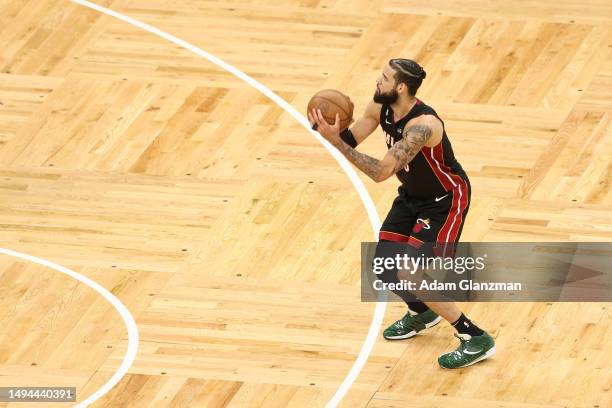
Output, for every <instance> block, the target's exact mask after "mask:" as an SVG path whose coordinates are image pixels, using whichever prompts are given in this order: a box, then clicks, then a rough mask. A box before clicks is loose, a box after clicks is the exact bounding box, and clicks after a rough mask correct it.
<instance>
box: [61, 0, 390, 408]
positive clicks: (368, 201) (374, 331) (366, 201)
mask: <svg viewBox="0 0 612 408" xmlns="http://www.w3.org/2000/svg"><path fill="white" fill-rule="evenodd" d="M71 1H72V2H73V3H77V4H80V5H82V6H85V7H88V8H91V9H94V10H97V11H99V12H100V13H103V14H106V15H109V16H111V17H115V18H117V19H119V20H121V21H124V22H126V23H128V24H131V25H133V26H135V27H138V28H140V29H142V30H145V31H147V32H149V33H151V34H154V35H157V36H158V37H161V38H164V39H166V40H168V41H170V42H171V43H174V44H176V45H178V46H180V47H183V48H185V49H186V50H189V51H191V52H193V53H194V54H196V55H199V56H200V57H202V58H204V59H206V60H208V61H210V62H212V63H213V64H215V65H217V66H219V67H221V68H223V69H225V70H226V71H228V72H230V73H232V74H233V75H235V76H236V77H238V78H239V79H242V80H243V81H244V82H246V83H247V84H249V85H250V86H252V87H253V88H255V89H257V90H258V91H259V92H261V93H262V94H264V95H265V96H267V97H268V98H270V99H271V100H272V101H273V102H274V103H276V104H277V105H278V106H280V107H281V108H282V109H284V110H285V112H287V113H288V114H290V115H291V116H293V118H294V119H295V120H297V121H298V123H300V124H301V125H302V126H304V128H306V129H307V130H308V131H309V132H310V134H311V135H312V136H314V137H315V138H316V139H317V140H318V141H319V142H320V143H321V144H322V145H323V146H324V147H325V148H326V149H327V151H328V152H329V153H330V154H331V155H332V157H333V158H334V159H336V161H337V162H338V164H339V165H340V167H341V168H342V169H343V170H344V172H345V173H346V174H347V176H348V177H349V179H350V181H351V183H352V184H353V186H354V187H355V189H356V190H357V193H358V194H359V197H360V198H361V201H362V203H363V206H364V207H365V209H366V212H367V214H368V218H369V219H370V224H371V225H372V230H373V231H374V240H377V239H378V231H379V230H380V225H381V222H380V218H379V217H378V213H377V212H376V207H375V206H374V202H373V201H372V198H371V197H370V196H369V194H368V192H367V190H366V188H365V186H364V185H363V183H362V182H361V180H360V179H359V177H358V176H357V173H355V171H354V170H353V168H352V167H351V165H350V164H349V162H348V161H347V160H346V159H345V158H344V156H343V155H342V154H341V153H340V152H338V151H337V150H336V149H335V148H333V146H332V145H331V144H330V143H329V142H327V140H325V139H323V138H322V137H321V135H319V133H318V132H315V131H313V130H312V129H310V123H309V122H308V120H307V119H306V118H305V117H304V115H302V114H301V113H299V112H298V111H297V110H296V109H295V108H294V107H293V106H291V105H290V104H289V103H287V101H285V100H284V99H283V98H281V97H280V96H278V95H276V94H275V93H274V92H273V91H272V90H271V89H269V88H268V87H266V86H265V85H263V84H262V83H260V82H258V81H257V80H255V79H253V78H251V77H250V76H249V75H247V74H245V73H244V72H242V71H240V70H239V69H238V68H235V67H234V66H232V65H230V64H228V63H227V62H225V61H223V60H222V59H220V58H218V57H215V56H214V55H212V54H210V53H208V52H206V51H204V50H203V49H201V48H199V47H196V46H195V45H193V44H190V43H188V42H187V41H185V40H181V39H180V38H177V37H175V36H173V35H172V34H169V33H167V32H165V31H162V30H160V29H158V28H155V27H153V26H151V25H149V24H146V23H143V22H142V21H139V20H136V19H134V18H132V17H129V16H126V15H123V14H120V13H117V12H116V11H113V10H111V9H108V8H106V7H102V6H99V5H97V4H95V3H92V2H90V1H87V0H71ZM385 309H386V303H385V302H378V303H377V304H376V309H375V311H374V315H373V316H372V323H371V324H370V329H369V330H368V335H367V337H366V339H365V341H364V343H363V346H362V347H361V350H360V351H359V355H358V356H357V359H356V360H355V362H354V363H353V366H352V367H351V370H350V371H349V373H348V374H347V376H346V377H345V378H344V380H343V381H342V384H340V387H339V388H338V390H337V391H336V393H335V394H334V396H333V397H332V399H331V400H330V401H329V402H328V403H327V405H326V407H327V408H331V407H336V406H337V405H338V404H339V403H340V401H341V400H342V398H344V395H345V394H346V393H347V392H348V390H349V389H350V388H351V386H352V385H353V382H355V380H356V379H357V376H358V375H359V372H360V371H361V369H362V368H363V366H364V365H365V363H366V361H367V359H368V356H369V355H370V353H371V352H372V348H373V347H374V343H375V342H376V338H377V337H378V331H379V329H380V326H381V325H382V320H383V317H384V315H385Z"/></svg>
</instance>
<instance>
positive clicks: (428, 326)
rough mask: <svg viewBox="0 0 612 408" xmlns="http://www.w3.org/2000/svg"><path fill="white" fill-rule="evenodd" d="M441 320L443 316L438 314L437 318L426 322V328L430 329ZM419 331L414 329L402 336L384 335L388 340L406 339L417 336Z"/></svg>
mask: <svg viewBox="0 0 612 408" xmlns="http://www.w3.org/2000/svg"><path fill="white" fill-rule="evenodd" d="M441 321H442V317H440V316H438V317H436V318H435V319H433V320H432V321H431V322H429V323H425V329H429V328H430V327H433V326H435V325H436V324H438V323H440V322H441ZM421 331H423V330H421ZM417 333H419V332H416V331H414V330H413V331H411V332H409V333H406V334H402V335H401V336H389V337H387V336H385V335H383V337H384V338H385V339H387V340H404V339H409V338H411V337H414V336H416V335H417Z"/></svg>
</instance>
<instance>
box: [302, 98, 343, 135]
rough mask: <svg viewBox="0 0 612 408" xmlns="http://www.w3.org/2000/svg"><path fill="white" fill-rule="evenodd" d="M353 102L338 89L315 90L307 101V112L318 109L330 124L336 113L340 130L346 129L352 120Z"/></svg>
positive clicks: (332, 122)
mask: <svg viewBox="0 0 612 408" xmlns="http://www.w3.org/2000/svg"><path fill="white" fill-rule="evenodd" d="M353 108H354V105H353V102H351V99H350V98H349V97H348V96H346V95H345V94H343V93H342V92H340V91H337V90H335V89H324V90H322V91H319V92H317V93H316V94H315V95H314V96H313V97H312V98H311V99H310V102H308V112H309V113H310V112H311V111H312V110H313V109H320V110H321V113H322V114H323V117H324V118H325V121H326V122H327V123H329V124H330V125H333V124H334V121H335V120H336V113H337V114H338V115H339V117H340V130H341V131H342V130H344V129H346V128H347V127H348V126H349V125H350V124H351V121H352V120H353Z"/></svg>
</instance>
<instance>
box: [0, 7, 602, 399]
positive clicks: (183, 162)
mask: <svg viewBox="0 0 612 408" xmlns="http://www.w3.org/2000/svg"><path fill="white" fill-rule="evenodd" d="M98 3H99V4H100V5H103V6H107V7H110V8H112V9H114V10H116V11H119V12H121V13H124V14H127V15H129V16H132V17H135V18H137V19H140V20H142V21H144V22H147V23H149V24H152V25H154V26H155V27H158V28H160V29H163V30H166V31H168V32H170V33H172V34H174V35H176V36H177V37H179V38H182V39H184V40H186V41H188V42H191V43H193V44H195V45H197V46H200V47H202V48H203V49H205V50H207V51H209V52H211V53H212V54H214V55H216V56H218V57H220V58H223V59H224V60H226V61H227V62H229V63H230V64H233V65H235V66H236V67H237V68H239V69H241V70H243V71H244V72H246V73H247V74H249V75H251V76H253V77H254V78H256V79H257V80H259V81H261V82H262V83H263V84H265V85H266V86H268V87H270V88H271V89H272V90H274V91H275V92H277V93H278V94H279V95H280V96H281V97H283V98H284V99H285V100H287V101H288V102H289V103H291V104H292V105H293V106H294V107H295V108H296V109H298V110H300V111H304V108H305V106H306V103H307V101H308V99H309V97H310V95H312V94H313V93H314V92H316V91H317V90H319V89H322V88H330V87H331V88H338V89H341V90H343V91H344V92H346V93H347V94H349V95H350V96H351V98H352V99H353V101H354V102H355V105H356V112H358V113H360V112H361V111H362V109H363V107H364V106H365V104H366V103H367V101H368V100H369V99H370V98H371V96H372V93H373V90H374V84H375V79H376V77H377V76H378V74H379V72H380V70H381V69H382V67H383V65H384V64H385V63H386V62H387V61H388V59H389V58H391V57H396V56H404V57H411V58H415V59H417V60H418V61H419V62H420V63H421V64H423V65H424V66H425V68H426V70H427V73H428V75H427V79H426V80H425V82H424V83H423V86H422V88H421V90H420V91H419V96H420V98H421V99H423V100H425V101H426V102H428V103H430V104H431V105H433V106H434V107H435V108H436V109H437V110H438V112H439V113H440V115H441V116H442V118H443V119H444V120H445V124H446V127H447V130H448V133H449V136H450V138H451V141H452V143H453V147H454V149H455V152H456V154H457V156H458V158H459V159H460V161H461V163H462V164H463V166H464V168H465V169H466V170H467V172H468V174H469V176H470V179H471V182H472V186H473V201H472V207H471V209H470V214H469V216H468V219H467V222H466V225H465V228H464V232H463V236H462V239H463V240H464V241H532V240H536V241H567V240H570V241H610V240H611V239H612V190H611V189H610V183H611V182H612V163H611V160H610V159H611V158H612V143H611V142H612V136H611V132H610V128H611V126H610V115H611V112H612V28H611V26H612V25H611V22H612V7H611V5H610V2H609V1H605V0H588V1H581V2H577V1H573V0H571V1H570V0H567V1H561V2H558V1H552V0H532V1H527V0H521V1H513V2H495V3H493V2H488V1H484V0H474V1H470V2H467V1H461V2H457V1H450V0H435V1H428V2H422V1H418V2H417V1H412V0H410V1H407V0H402V1H400V0H388V1H381V0H354V1H353V0H351V1H349V0H293V1H292V0H266V1H255V0H254V1H196V0H174V1H172V2H168V1H165V0H100V1H98ZM0 50H1V51H0V219H1V220H2V221H1V222H0V242H1V245H0V246H2V247H4V248H10V249H14V250H18V251H22V252H25V253H28V254H31V255H35V256H39V257H42V258H45V259H48V260H51V261H53V262H56V263H59V264H61V265H65V266H67V267H70V268H72V269H74V270H75V271H77V272H79V273H81V274H83V275H85V276H87V277H90V278H92V279H94V280H95V281H97V282H99V283H100V284H101V285H103V286H104V287H106V288H107V289H109V290H110V291H112V293H113V294H114V295H116V296H117V297H118V298H120V299H121V300H122V302H123V303H125V305H126V306H127V307H128V309H129V310H130V311H131V313H132V314H133V316H134V317H135V319H136V322H137V324H138V327H139V330H140V349H139V352H138V355H137V358H136V360H135V362H134V364H133V366H132V367H131V369H130V371H129V373H128V375H126V376H125V377H124V378H123V380H122V381H121V382H120V383H119V384H118V385H117V387H115V388H114V389H113V390H112V391H111V392H110V393H108V394H107V395H106V396H105V397H103V398H102V399H101V400H99V401H98V402H97V403H96V404H95V406H99V407H124V406H125V407H154V406H155V407H225V406H228V407H260V406H263V407H321V406H323V405H324V404H325V403H326V402H327V401H328V400H329V398H330V397H331V396H332V395H333V394H334V392H335V390H336V389H337V387H338V386H339V384H340V382H341V381H342V379H343V378H344V376H345V375H346V374H347V372H348V370H349V369H350V367H351V365H352V364H353V361H354V360H355V358H356V357H357V354H358V352H359V350H360V348H361V345H362V342H363V340H364V339H365V336H366V333H367V330H368V327H369V324H370V319H371V316H372V313H373V311H374V305H373V304H364V303H361V302H360V301H359V245H360V242H361V241H368V240H372V239H373V232H372V230H371V227H370V223H369V221H368V219H367V217H366V214H365V211H364V209H363V207H362V204H361V202H360V200H359V198H358V196H357V193H356V192H355V190H354V189H353V187H352V186H351V185H350V183H349V181H348V179H347V178H346V176H345V175H344V174H343V172H342V171H341V170H340V168H339V166H338V165H337V164H336V163H335V161H334V160H333V159H332V158H331V157H330V155H329V154H328V152H327V151H326V150H325V149H324V148H323V147H322V146H321V145H319V144H318V142H316V140H314V139H313V138H312V137H311V136H310V135H309V134H308V133H307V132H306V131H305V130H304V129H303V128H302V127H301V126H300V125H298V124H297V123H296V122H295V120H294V119H292V118H291V117H290V116H289V115H288V114H286V113H285V112H284V111H282V110H281V109H280V108H279V107H278V106H276V105H274V104H273V103H271V102H270V101H269V100H267V99H266V98H265V97H263V96H262V95H260V94H259V93H258V92H257V91H256V90H254V89H253V88H251V87H249V86H248V85H246V84H244V83H242V82H241V81H239V80H237V79H236V78H234V77H233V76H232V75H230V74H229V73H227V72H225V71H223V70H222V69H220V68H218V67H216V66H214V65H212V64H210V63H208V62H207V61H205V60H203V59H201V58H200V57H198V56H196V55H194V54H192V53H190V52H188V51H186V50H183V49H181V48H179V47H177V46H175V45H173V44H171V43H169V42H167V41H166V40H163V39H161V38H158V37H155V36H153V35H151V34H149V33H147V32H144V31H142V30H140V29H137V28H135V27H132V26H130V25H128V24H126V23H123V22H121V21H118V20H116V19H113V18H111V17H106V16H103V15H102V14H100V13H98V12H95V11H91V10H89V9H86V8H84V7H81V6H78V5H75V4H73V3H71V2H69V1H67V0H13V1H11V0H9V1H4V2H2V3H1V4H0ZM360 149H361V150H363V151H366V152H369V153H371V154H372V155H375V156H378V157H381V156H382V155H383V154H384V150H385V146H384V143H383V141H382V138H381V134H380V133H378V132H377V133H375V134H374V135H373V136H372V137H371V138H370V139H368V140H367V141H366V142H365V143H364V145H363V147H360ZM362 179H363V180H364V183H365V184H366V186H367V188H368V190H369V192H370V194H371V195H372V197H373V199H374V202H375V204H376V206H377V209H378V212H379V214H380V215H381V217H384V215H385V214H386V211H387V210H388V208H389V207H390V204H391V201H392V200H393V198H394V194H395V189H396V185H397V182H396V181H393V180H389V181H387V182H385V183H382V184H378V185H377V184H374V183H373V182H371V181H369V180H367V179H366V178H365V177H362ZM0 288H1V289H2V293H3V296H2V300H1V301H0V302H1V305H2V307H1V308H0V321H1V322H2V323H3V324H2V325H1V326H0V339H1V340H0V386H8V385H40V386H43V385H56V386H57V385H62V386H76V387H77V392H78V395H79V400H83V399H84V398H86V397H87V396H89V395H91V394H92V393H93V392H94V391H95V390H96V389H98V388H99V387H100V386H101V385H102V384H103V383H105V382H106V381H107V380H108V379H109V378H110V376H111V375H112V374H113V372H115V370H116V369H117V368H118V366H119V364H120V362H121V360H122V358H123V356H124V354H125V351H126V344H127V340H126V339H127V337H126V331H125V328H124V326H123V324H122V322H121V320H120V317H119V315H118V314H117V313H116V311H115V310H114V309H113V308H112V307H111V306H110V305H109V304H108V303H107V302H106V301H105V300H104V299H102V298H101V297H100V296H98V295H97V294H95V293H94V292H93V291H92V290H91V289H89V288H87V287H85V286H84V285H82V284H79V283H77V282H76V281H74V280H72V279H71V278H68V277H66V276H64V275H62V274H59V273H57V272H55V271H52V270H49V269H46V268H43V267H40V266H37V265H33V264H29V263H27V262H24V261H20V260H18V259H16V258H10V257H8V256H4V255H2V256H0ZM462 307H463V308H464V310H465V311H467V312H468V313H469V315H470V316H471V317H472V318H473V319H474V320H475V321H476V322H478V324H480V325H482V326H483V327H484V328H486V329H488V330H489V331H490V332H491V333H492V334H493V335H494V336H495V337H496V341H497V344H498V354H497V355H496V356H495V357H494V358H493V359H491V360H489V361H486V362H483V363H481V364H479V365H477V366H475V367H473V368H470V369H465V370H458V371H450V372H449V371H442V370H441V369H440V368H439V367H438V366H437V363H436V358H437V356H438V355H439V354H440V353H442V352H445V351H447V350H449V349H452V348H454V347H455V343H454V338H453V337H452V330H451V328H450V327H449V325H448V324H446V323H444V324H441V325H439V326H437V327H436V328H435V329H432V330H431V331H428V332H427V333H424V334H423V335H420V336H418V337H417V338H415V339H413V340H411V341H406V342H395V343H389V342H386V341H384V340H383V339H382V338H379V340H378V341H377V343H376V345H375V348H374V351H373V353H372V354H371V356H370V358H369V360H368V362H367V364H366V366H365V368H364V370H363V371H362V372H361V374H360V376H359V377H358V379H357V381H356V382H355V384H354V386H353V387H352V389H351V391H350V392H349V394H348V395H347V397H346V398H345V400H344V401H343V403H342V406H344V407H370V408H372V407H376V408H380V407H431V408H433V407H442V406H453V407H456V408H462V407H474V406H477V407H504V408H553V407H554V408H561V407H572V408H574V407H576V408H583V407H588V408H591V407H592V408H595V407H600V408H603V407H609V406H612V397H611V392H610V388H611V387H612V366H611V365H610V364H609V362H610V359H611V358H612V349H611V346H610V344H611V339H612V310H611V308H610V305H609V304H589V303H582V304H546V303H534V304H530V303H521V304H518V303H517V304H509V303H508V304H499V303H495V304H494V303H490V304H484V303H483V304H466V305H463V306H462ZM403 312H404V310H403V307H402V306H401V305H399V304H395V305H390V306H389V308H388V312H387V313H386V316H385V320H384V322H383V326H386V325H387V324H389V323H391V322H392V321H394V320H395V319H397V318H398V317H399V316H401V315H402V314H403ZM5 405H6V404H5ZM13 405H15V406H17V405H16V404H13ZM19 406H20V407H21V406H27V405H25V404H24V405H21V404H20V405H19ZM58 406H61V405H58Z"/></svg>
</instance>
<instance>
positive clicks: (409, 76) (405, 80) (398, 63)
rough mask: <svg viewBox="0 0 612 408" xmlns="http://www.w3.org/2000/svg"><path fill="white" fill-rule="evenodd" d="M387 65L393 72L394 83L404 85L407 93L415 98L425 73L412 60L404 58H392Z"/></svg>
mask: <svg viewBox="0 0 612 408" xmlns="http://www.w3.org/2000/svg"><path fill="white" fill-rule="evenodd" d="M389 65H390V66H391V68H393V69H394V70H395V83H396V84H406V86H407V87H408V93H409V94H410V95H412V96H415V95H416V93H417V90H418V89H419V87H420V86H421V83H422V82H423V80H424V79H425V77H426V76H427V73H426V72H425V70H424V69H423V67H422V66H420V65H419V64H418V63H416V62H415V61H413V60H409V59H405V58H393V59H392V60H389Z"/></svg>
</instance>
